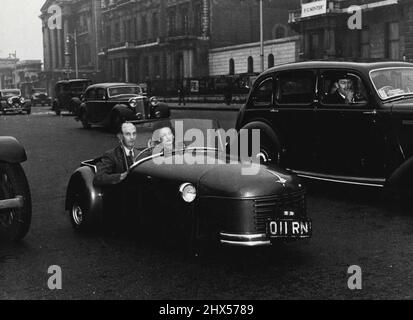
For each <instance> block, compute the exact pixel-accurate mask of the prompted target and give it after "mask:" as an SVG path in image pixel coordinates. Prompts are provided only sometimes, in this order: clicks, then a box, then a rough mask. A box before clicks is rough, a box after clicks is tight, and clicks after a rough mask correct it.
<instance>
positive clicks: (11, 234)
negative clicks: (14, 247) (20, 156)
mask: <svg viewBox="0 0 413 320" xmlns="http://www.w3.org/2000/svg"><path fill="white" fill-rule="evenodd" d="M19 198H20V199H22V200H23V204H22V205H21V204H20V205H19V206H18V205H16V208H12V209H1V210H0V234H1V235H2V236H6V238H8V239H10V240H13V241H18V240H21V239H23V238H24V237H25V236H26V234H27V232H28V231H29V228H30V224H31V218H32V205H31V195H30V189H29V184H28V182H27V178H26V175H25V173H24V171H23V168H22V167H21V165H20V164H7V163H3V164H0V200H11V201H13V199H15V201H16V199H19Z"/></svg>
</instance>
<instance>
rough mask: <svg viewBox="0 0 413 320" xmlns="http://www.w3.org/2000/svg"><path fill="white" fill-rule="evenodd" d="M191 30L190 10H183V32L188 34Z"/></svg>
mask: <svg viewBox="0 0 413 320" xmlns="http://www.w3.org/2000/svg"><path fill="white" fill-rule="evenodd" d="M188 29H189V17H188V8H185V7H184V8H182V10H181V31H182V32H183V33H187V32H188Z"/></svg>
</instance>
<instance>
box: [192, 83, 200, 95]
mask: <svg viewBox="0 0 413 320" xmlns="http://www.w3.org/2000/svg"><path fill="white" fill-rule="evenodd" d="M191 92H194V93H198V92H199V80H191Z"/></svg>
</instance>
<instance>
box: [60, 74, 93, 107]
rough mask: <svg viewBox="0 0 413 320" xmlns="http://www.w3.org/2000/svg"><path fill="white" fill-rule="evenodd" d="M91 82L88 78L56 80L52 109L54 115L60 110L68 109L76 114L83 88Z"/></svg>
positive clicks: (83, 91)
mask: <svg viewBox="0 0 413 320" xmlns="http://www.w3.org/2000/svg"><path fill="white" fill-rule="evenodd" d="M91 83H92V81H91V80H89V79H71V80H62V81H58V82H56V85H55V96H54V100H53V105H52V109H53V110H54V112H55V113H56V115H60V114H61V112H62V111H69V112H70V113H72V114H76V112H77V109H78V108H79V106H80V104H81V100H82V97H83V94H84V93H85V90H86V88H87V87H88V86H90V85H91Z"/></svg>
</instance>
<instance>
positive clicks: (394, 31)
mask: <svg viewBox="0 0 413 320" xmlns="http://www.w3.org/2000/svg"><path fill="white" fill-rule="evenodd" d="M386 40H387V50H386V53H387V54H386V58H389V59H392V60H399V59H400V46H399V45H400V44H399V23H398V22H390V23H388V24H387V39H386Z"/></svg>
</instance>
